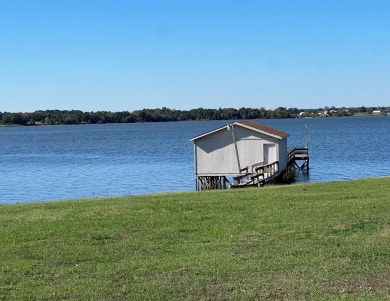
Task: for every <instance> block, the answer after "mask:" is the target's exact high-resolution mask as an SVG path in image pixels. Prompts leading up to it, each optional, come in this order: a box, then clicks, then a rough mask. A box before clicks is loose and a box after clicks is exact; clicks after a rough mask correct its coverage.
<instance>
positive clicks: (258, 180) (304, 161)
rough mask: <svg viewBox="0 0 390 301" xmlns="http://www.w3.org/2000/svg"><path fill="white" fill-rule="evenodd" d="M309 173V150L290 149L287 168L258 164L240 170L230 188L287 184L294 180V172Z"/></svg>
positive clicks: (270, 164)
mask: <svg viewBox="0 0 390 301" xmlns="http://www.w3.org/2000/svg"><path fill="white" fill-rule="evenodd" d="M297 170H298V171H302V172H306V173H308V172H309V149H308V148H307V147H292V148H290V149H289V150H288V152H287V168H286V169H285V170H279V162H277V161H276V162H273V163H269V164H263V163H258V164H254V165H251V166H248V167H245V168H243V169H241V174H240V175H238V176H235V177H233V183H231V185H230V188H240V187H248V186H258V187H261V186H264V185H265V184H268V183H271V182H274V181H275V182H281V183H288V182H292V181H293V180H294V178H295V172H296V171H297Z"/></svg>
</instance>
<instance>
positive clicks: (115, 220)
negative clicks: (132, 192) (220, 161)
mask: <svg viewBox="0 0 390 301" xmlns="http://www.w3.org/2000/svg"><path fill="white" fill-rule="evenodd" d="M389 199H390V178H382V179H367V180H355V181H346V182H334V183H316V184H300V185H291V186H269V187H264V188H260V189H246V190H228V191H211V192H188V193H187V192H186V193H172V194H159V195H146V196H137V197H125V198H106V199H90V200H77V201H59V202H50V203H35V204H17V205H3V206H0V300H390V299H389V295H390V204H389Z"/></svg>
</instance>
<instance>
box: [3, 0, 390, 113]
mask: <svg viewBox="0 0 390 301" xmlns="http://www.w3.org/2000/svg"><path fill="white" fill-rule="evenodd" d="M389 83H390V1H384V0H383V1H378V0H371V1H359V0H354V1H349V0H345V1H343V0H338V1H334V0H327V1H314V0H311V1H309V0H288V1H287V0H268V1H261V0H258V1H255V0H225V1H222V0H214V1H211V0H208V1H207V0H181V1H179V0H177V1H176V0H175V1H174V0H172V1H170V0H167V1H163V0H160V1H154V0H140V1H135V0H134V1H132V0H127V1H125V0H0V111H2V112H4V111H9V112H31V111H35V110H40V109H42V110H45V109H61V110H62V109H79V110H82V111H98V110H108V111H123V110H129V111H133V110H137V109H143V108H157V107H169V108H172V109H184V110H187V109H191V108H198V107H204V108H218V107H223V108H225V107H233V108H240V107H251V108H260V107H265V108H267V109H274V108H277V107H279V106H282V107H287V108H290V107H297V108H320V107H324V106H336V107H342V106H345V107H350V106H363V105H364V106H389V105H390V89H389V86H390V85H389Z"/></svg>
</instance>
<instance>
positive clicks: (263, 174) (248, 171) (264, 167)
mask: <svg viewBox="0 0 390 301" xmlns="http://www.w3.org/2000/svg"><path fill="white" fill-rule="evenodd" d="M278 173H279V161H275V162H272V163H268V164H264V163H263V162H260V163H256V164H253V165H250V166H247V167H245V168H242V169H241V175H239V176H236V177H234V178H233V180H234V182H233V186H250V185H263V184H265V183H266V182H267V181H269V180H271V179H272V178H274V176H276V175H278Z"/></svg>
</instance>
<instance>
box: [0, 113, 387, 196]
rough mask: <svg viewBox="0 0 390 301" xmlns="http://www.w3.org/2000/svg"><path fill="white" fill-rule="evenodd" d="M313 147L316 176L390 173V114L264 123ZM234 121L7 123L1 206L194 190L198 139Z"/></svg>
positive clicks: (1, 146) (0, 138)
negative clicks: (192, 139)
mask: <svg viewBox="0 0 390 301" xmlns="http://www.w3.org/2000/svg"><path fill="white" fill-rule="evenodd" d="M259 122H261V123H263V124H266V125H269V126H272V127H275V128H277V129H279V130H283V131H286V132H288V133H290V137H289V138H288V144H289V146H304V145H305V124H306V123H308V124H309V148H310V167H311V169H310V175H309V177H303V176H302V177H300V178H299V180H300V181H312V182H317V181H333V180H344V179H355V178H365V177H381V176H389V175H390V160H389V158H388V153H389V150H390V140H389V138H388V135H389V134H388V130H389V126H390V117H353V118H321V119H320V118H313V119H285V120H259ZM227 123H228V122H227V121H207V122H176V123H175V122H170V123H147V124H110V125H71V126H41V127H12V128H4V127H3V128H0V154H1V155H0V167H1V180H0V203H17V202H37V201H49V200H61V199H74V198H86V197H102V196H121V195H136V194H144V193H153V192H166V191H185V190H194V188H195V178H194V169H193V144H192V142H190V141H189V139H190V138H192V137H194V136H197V135H199V134H201V133H204V132H207V131H209V130H212V129H214V128H216V127H219V126H223V125H226V124H227Z"/></svg>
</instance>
